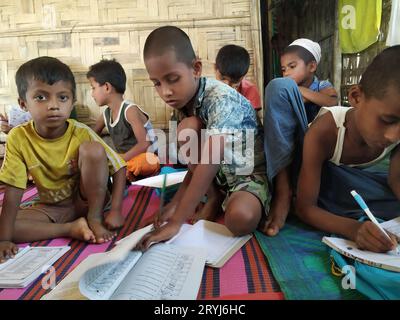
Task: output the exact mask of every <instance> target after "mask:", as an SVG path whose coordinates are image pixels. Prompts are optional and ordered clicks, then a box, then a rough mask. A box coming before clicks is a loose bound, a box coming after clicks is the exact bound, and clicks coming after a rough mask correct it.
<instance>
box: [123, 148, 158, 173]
mask: <svg viewBox="0 0 400 320" xmlns="http://www.w3.org/2000/svg"><path fill="white" fill-rule="evenodd" d="M126 165H127V166H126V168H127V170H128V171H130V172H132V173H133V174H134V175H135V176H150V175H153V174H155V173H157V172H158V171H159V170H160V160H159V159H158V157H157V155H155V154H154V153H151V152H145V153H141V154H139V155H137V156H136V157H134V158H132V159H131V160H129V161H127V162H126Z"/></svg>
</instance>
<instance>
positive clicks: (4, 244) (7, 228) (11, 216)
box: [0, 185, 24, 263]
mask: <svg viewBox="0 0 400 320" xmlns="http://www.w3.org/2000/svg"><path fill="white" fill-rule="evenodd" d="M23 194H24V190H23V189H19V188H15V187H12V186H10V185H6V188H5V195H4V201H3V209H2V212H1V214H0V263H2V262H4V261H5V260H7V259H8V258H12V257H14V255H16V254H17V252H18V247H17V246H16V245H15V244H14V243H13V242H12V238H13V233H14V224H15V217H16V216H17V211H18V208H19V204H20V203H21V199H22V195H23Z"/></svg>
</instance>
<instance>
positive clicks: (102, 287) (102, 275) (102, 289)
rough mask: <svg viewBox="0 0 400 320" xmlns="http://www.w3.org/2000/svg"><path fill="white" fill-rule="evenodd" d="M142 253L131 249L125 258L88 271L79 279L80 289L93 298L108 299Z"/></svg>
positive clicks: (86, 295)
mask: <svg viewBox="0 0 400 320" xmlns="http://www.w3.org/2000/svg"><path fill="white" fill-rule="evenodd" d="M141 255H142V253H141V252H140V251H130V252H129V253H128V255H127V256H126V257H125V258H124V259H123V260H120V261H116V262H115V261H114V262H110V263H106V264H103V265H99V266H97V267H94V268H92V269H90V270H88V271H86V272H85V273H84V274H83V276H82V278H81V279H80V281H79V290H80V291H81V293H82V294H83V295H84V296H85V297H87V298H89V299H91V300H108V299H109V298H110V297H111V295H112V294H113V293H114V291H115V289H116V288H117V287H118V286H119V284H120V283H121V281H122V280H123V279H124V278H125V276H126V275H127V273H128V272H129V271H130V270H131V269H132V267H133V266H134V265H135V263H136V262H137V261H138V260H139V259H140V256H141Z"/></svg>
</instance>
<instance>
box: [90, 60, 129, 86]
mask: <svg viewBox="0 0 400 320" xmlns="http://www.w3.org/2000/svg"><path fill="white" fill-rule="evenodd" d="M86 77H87V78H88V79H89V78H94V80H96V82H98V83H99V84H100V85H103V84H105V83H106V82H108V83H110V84H111V85H112V86H113V87H114V89H115V90H116V91H117V92H118V93H121V94H124V93H125V89H126V74H125V71H124V68H122V66H121V64H120V63H119V62H118V61H117V60H115V59H112V60H107V59H103V60H101V61H100V62H98V63H96V64H94V65H92V66H90V67H89V71H88V72H87V73H86Z"/></svg>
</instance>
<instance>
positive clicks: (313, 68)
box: [308, 61, 318, 73]
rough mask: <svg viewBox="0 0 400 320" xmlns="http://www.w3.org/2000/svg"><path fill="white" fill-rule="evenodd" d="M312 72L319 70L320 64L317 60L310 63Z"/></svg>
mask: <svg viewBox="0 0 400 320" xmlns="http://www.w3.org/2000/svg"><path fill="white" fill-rule="evenodd" d="M308 65H309V68H310V72H312V73H315V72H316V71H317V67H318V64H317V62H316V61H311V62H310V63H309V64H308Z"/></svg>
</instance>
